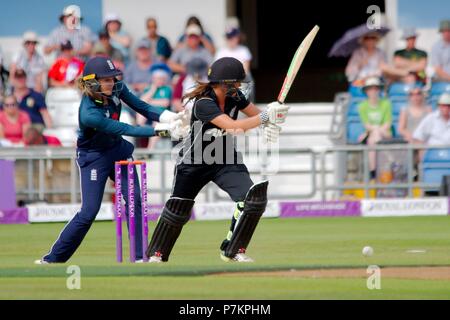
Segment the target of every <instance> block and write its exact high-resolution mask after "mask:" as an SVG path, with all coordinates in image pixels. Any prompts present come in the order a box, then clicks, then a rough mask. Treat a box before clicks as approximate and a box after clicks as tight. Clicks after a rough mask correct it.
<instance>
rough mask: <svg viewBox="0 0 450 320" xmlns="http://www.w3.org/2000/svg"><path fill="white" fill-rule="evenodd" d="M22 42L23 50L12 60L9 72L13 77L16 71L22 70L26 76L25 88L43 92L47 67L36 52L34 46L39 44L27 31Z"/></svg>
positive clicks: (33, 34) (36, 38) (32, 34)
mask: <svg viewBox="0 0 450 320" xmlns="http://www.w3.org/2000/svg"><path fill="white" fill-rule="evenodd" d="M22 41H23V49H22V50H21V51H20V52H19V53H18V54H17V55H16V56H15V57H14V58H13V62H12V63H11V66H10V68H9V71H10V73H11V74H12V75H14V74H15V72H16V70H17V69H23V70H24V71H25V73H26V74H27V87H28V88H32V89H33V90H34V91H37V92H43V91H44V77H45V75H46V71H47V66H46V65H45V62H44V58H43V57H42V56H41V55H40V54H39V53H38V52H37V50H36V45H37V44H38V43H39V41H38V37H37V34H36V33H35V32H33V31H27V32H25V33H24V35H23V38H22Z"/></svg>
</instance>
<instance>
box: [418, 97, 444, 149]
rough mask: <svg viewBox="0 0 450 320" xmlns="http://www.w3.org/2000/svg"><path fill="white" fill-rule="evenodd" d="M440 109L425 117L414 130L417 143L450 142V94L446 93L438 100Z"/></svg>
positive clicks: (441, 143)
mask: <svg viewBox="0 0 450 320" xmlns="http://www.w3.org/2000/svg"><path fill="white" fill-rule="evenodd" d="M438 105H439V110H436V111H434V112H432V113H430V114H429V115H427V116H426V117H425V119H423V120H422V122H421V123H420V124H419V126H418V127H417V129H416V130H415V131H414V134H413V138H414V141H415V142H416V143H420V144H426V145H449V144H450V94H449V93H444V94H443V95H442V96H441V97H440V98H439V101H438Z"/></svg>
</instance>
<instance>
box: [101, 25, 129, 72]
mask: <svg viewBox="0 0 450 320" xmlns="http://www.w3.org/2000/svg"><path fill="white" fill-rule="evenodd" d="M93 53H94V56H105V57H107V58H110V59H111V60H112V62H113V63H114V65H115V66H116V67H117V68H118V69H120V70H124V68H125V64H124V62H125V59H124V56H123V55H122V53H121V52H120V50H118V49H116V48H115V47H114V46H113V45H112V44H111V39H110V38H109V35H108V33H107V32H106V31H104V30H102V31H100V32H99V33H98V42H97V43H96V44H95V45H94V49H93Z"/></svg>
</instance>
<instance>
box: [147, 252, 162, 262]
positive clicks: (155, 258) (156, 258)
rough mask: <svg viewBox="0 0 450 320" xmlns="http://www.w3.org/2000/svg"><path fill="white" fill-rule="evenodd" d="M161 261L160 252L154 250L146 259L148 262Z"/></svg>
mask: <svg viewBox="0 0 450 320" xmlns="http://www.w3.org/2000/svg"><path fill="white" fill-rule="evenodd" d="M161 262H163V261H162V257H161V253H159V252H156V253H155V254H154V255H153V256H151V257H150V258H149V259H148V263H161Z"/></svg>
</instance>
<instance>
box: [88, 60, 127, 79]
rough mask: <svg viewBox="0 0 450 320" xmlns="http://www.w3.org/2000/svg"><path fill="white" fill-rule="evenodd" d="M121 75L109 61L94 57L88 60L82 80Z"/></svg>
mask: <svg viewBox="0 0 450 320" xmlns="http://www.w3.org/2000/svg"><path fill="white" fill-rule="evenodd" d="M120 75H122V71H120V70H119V69H117V68H116V66H115V65H114V63H113V62H112V61H111V59H108V58H105V57H94V58H92V59H89V60H88V62H87V63H86V65H85V66H84V70H83V80H90V79H100V78H108V77H116V76H120Z"/></svg>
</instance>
